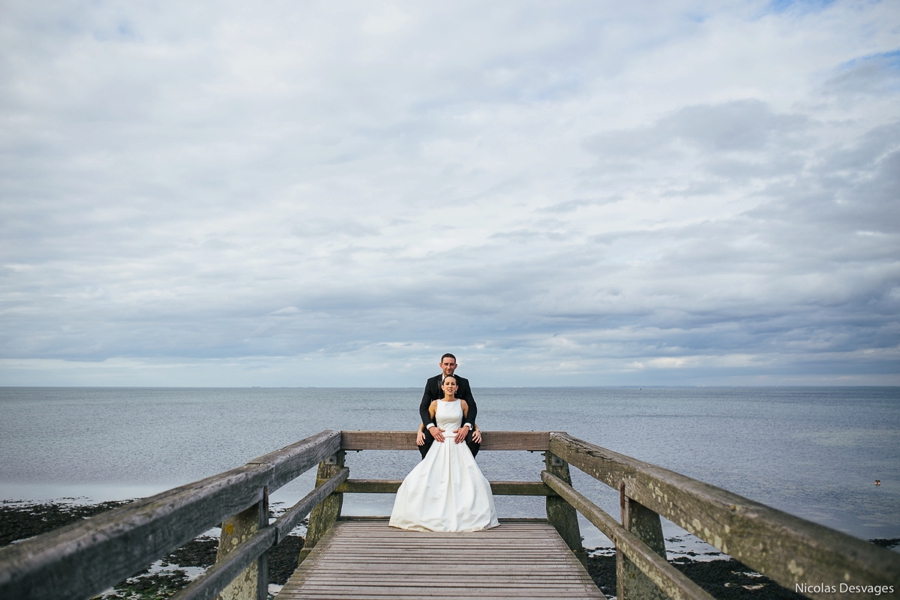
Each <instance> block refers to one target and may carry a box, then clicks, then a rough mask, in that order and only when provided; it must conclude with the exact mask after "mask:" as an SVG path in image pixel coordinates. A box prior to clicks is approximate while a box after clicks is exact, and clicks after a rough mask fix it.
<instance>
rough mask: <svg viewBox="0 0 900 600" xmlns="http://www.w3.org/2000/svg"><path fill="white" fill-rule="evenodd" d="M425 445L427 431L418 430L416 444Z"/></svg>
mask: <svg viewBox="0 0 900 600" xmlns="http://www.w3.org/2000/svg"><path fill="white" fill-rule="evenodd" d="M424 445H425V432H423V431H417V432H416V446H424Z"/></svg>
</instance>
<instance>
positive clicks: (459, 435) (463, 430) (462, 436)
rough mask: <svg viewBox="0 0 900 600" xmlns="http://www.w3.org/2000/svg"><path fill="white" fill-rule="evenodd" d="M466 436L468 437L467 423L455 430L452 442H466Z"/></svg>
mask: <svg viewBox="0 0 900 600" xmlns="http://www.w3.org/2000/svg"><path fill="white" fill-rule="evenodd" d="M467 435H469V425H468V423H467V424H465V425H463V426H462V427H460V428H459V429H457V430H456V437H455V438H454V441H455V442H456V443H457V444H462V443H463V442H464V441H465V440H466V436H467Z"/></svg>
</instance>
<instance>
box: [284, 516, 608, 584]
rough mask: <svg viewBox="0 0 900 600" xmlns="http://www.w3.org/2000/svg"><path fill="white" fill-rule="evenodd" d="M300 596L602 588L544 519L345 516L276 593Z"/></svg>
mask: <svg viewBox="0 0 900 600" xmlns="http://www.w3.org/2000/svg"><path fill="white" fill-rule="evenodd" d="M498 542H499V545H498ZM461 557H464V560H461ZM306 598H336V599H339V598H346V599H361V598H385V599H387V598H402V599H408V598H432V599H433V598H454V599H457V600H458V599H459V598H520V599H524V598H529V599H538V598H540V599H553V598H576V599H577V598H584V599H588V598H590V599H601V598H603V595H602V594H601V593H600V590H598V589H597V587H596V586H595V585H594V583H593V581H592V580H591V578H590V576H589V575H588V574H587V572H586V571H585V570H584V568H583V567H582V566H581V563H579V562H578V560H577V559H576V558H575V557H574V556H573V554H572V552H571V551H570V550H569V549H568V547H567V546H566V544H565V542H564V541H563V540H562V538H560V537H559V535H558V534H557V533H556V531H555V530H554V529H553V527H552V526H551V525H549V523H547V522H546V521H543V522H541V521H538V520H528V521H509V522H506V521H501V525H500V526H499V527H497V528H495V529H490V530H487V531H480V532H473V533H433V532H415V531H405V530H401V529H395V528H391V527H388V526H387V519H385V518H380V519H377V520H376V519H367V520H353V519H349V518H348V519H343V520H339V521H338V522H337V523H336V524H335V525H334V526H332V528H331V529H330V530H329V532H328V533H327V534H326V535H325V536H323V538H322V539H321V540H320V541H319V544H318V545H317V546H316V547H315V548H314V549H313V551H312V552H311V553H310V555H309V557H308V558H307V559H306V560H305V561H304V562H303V564H302V565H301V566H300V568H298V569H297V571H296V572H295V573H294V575H293V576H292V577H291V578H290V580H289V581H288V583H287V585H285V586H284V588H283V589H282V590H281V591H280V592H279V593H278V595H277V596H276V599H277V600H300V599H306Z"/></svg>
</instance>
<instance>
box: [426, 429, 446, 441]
mask: <svg viewBox="0 0 900 600" xmlns="http://www.w3.org/2000/svg"><path fill="white" fill-rule="evenodd" d="M428 433H430V434H431V437H433V438H434V441H436V442H440V443H442V444H443V443H444V434H443V432H442V431H441V430H440V429H438V428H437V427H436V426H431V427H429V428H428Z"/></svg>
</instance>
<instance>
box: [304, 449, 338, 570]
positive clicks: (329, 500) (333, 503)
mask: <svg viewBox="0 0 900 600" xmlns="http://www.w3.org/2000/svg"><path fill="white" fill-rule="evenodd" d="M344 455H345V453H344V451H343V450H338V451H337V452H335V453H334V455H332V456H330V457H328V458H327V459H326V460H324V461H322V462H321V463H319V470H318V472H317V473H316V487H321V486H324V485H325V484H327V483H328V482H330V481H331V480H332V478H334V477H335V476H336V475H338V474H339V473H340V472H341V471H342V470H343V469H345V468H346V467H344ZM343 505H344V495H343V494H341V493H339V492H337V491H335V492H332V493H330V494H328V495H327V496H325V498H324V499H323V500H322V501H321V502H319V503H318V504H316V506H315V507H314V508H313V510H312V513H310V515H309V525H308V526H307V527H306V540H305V541H304V542H303V548H302V549H301V550H300V562H301V563H302V562H303V561H304V560H305V559H306V557H307V556H309V553H310V552H312V549H313V548H315V547H316V544H318V543H319V540H320V539H321V538H322V536H323V535H325V533H326V532H327V531H328V529H329V528H330V527H331V526H332V525H334V523H335V522H336V521H337V520H338V517H340V516H341V507H342V506H343Z"/></svg>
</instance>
